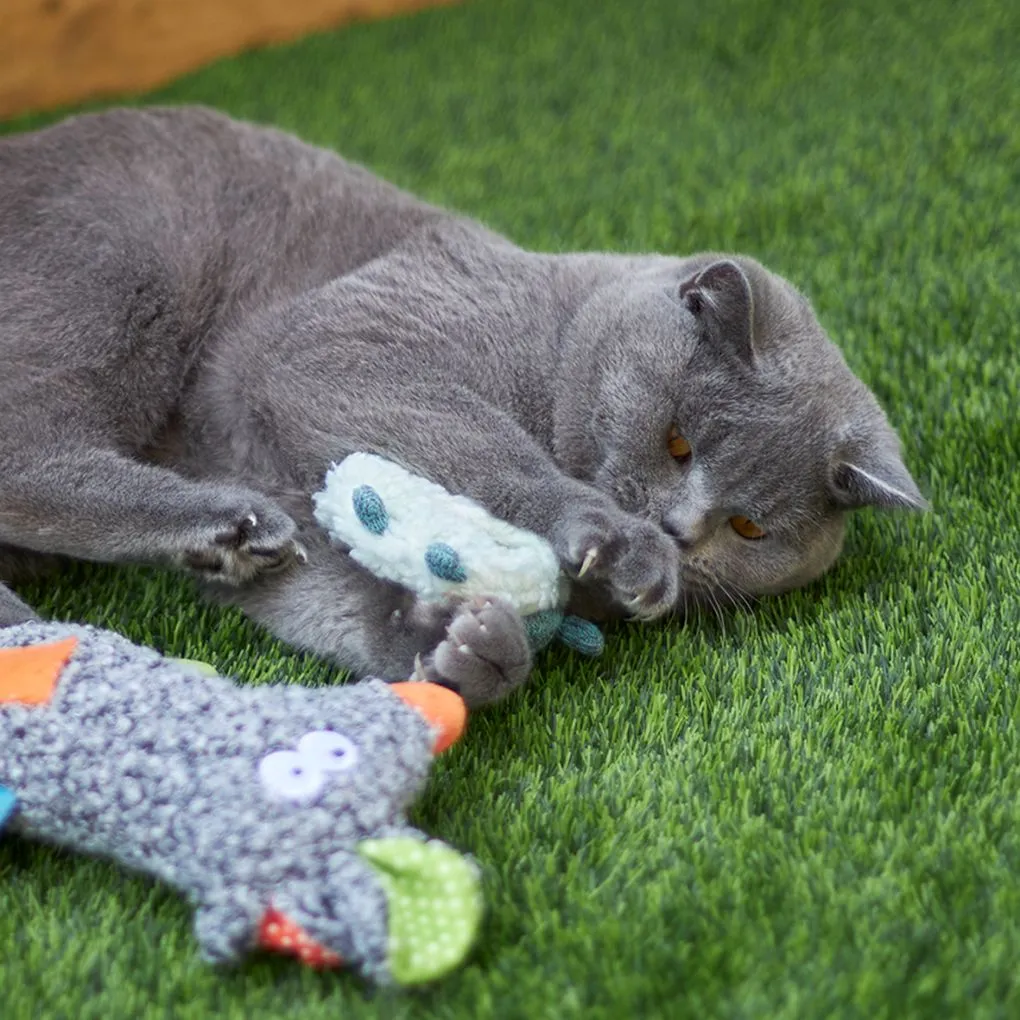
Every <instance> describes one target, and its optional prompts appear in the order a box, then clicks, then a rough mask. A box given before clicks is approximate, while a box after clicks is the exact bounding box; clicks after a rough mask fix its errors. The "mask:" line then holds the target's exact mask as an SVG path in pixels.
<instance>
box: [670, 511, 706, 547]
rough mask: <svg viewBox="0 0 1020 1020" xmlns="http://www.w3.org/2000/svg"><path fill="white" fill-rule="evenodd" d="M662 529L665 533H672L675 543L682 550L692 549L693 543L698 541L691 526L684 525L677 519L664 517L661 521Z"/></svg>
mask: <svg viewBox="0 0 1020 1020" xmlns="http://www.w3.org/2000/svg"><path fill="white" fill-rule="evenodd" d="M662 530H663V531H665V532H666V534H667V535H672V536H673V538H675V539H676V544H677V545H678V546H680V548H681V549H683V550H684V551H686V550H688V549H693V548H694V545H695V543H696V542H697V541H698V539H697V536H696V535H695V534H694V532H693V530H692V529H691V528H686V527H684V526H683V525H682V524H681V523H679V522H677V521H672V520H670V519H669V518H668V517H666V518H665V519H664V520H663V522H662Z"/></svg>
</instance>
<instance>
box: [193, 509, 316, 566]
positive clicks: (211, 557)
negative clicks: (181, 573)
mask: <svg viewBox="0 0 1020 1020" xmlns="http://www.w3.org/2000/svg"><path fill="white" fill-rule="evenodd" d="M231 503H232V505H229V504H228V505H226V506H224V507H223V508H222V509H220V508H217V509H216V510H215V511H212V512H210V513H209V514H207V516H206V520H205V521H203V523H202V525H201V526H199V527H197V528H195V529H194V530H193V531H192V533H191V534H190V535H189V536H188V537H187V538H186V539H185V541H184V548H183V549H182V550H181V552H180V553H179V554H178V555H177V556H176V557H175V559H176V562H177V563H178V565H179V566H182V567H184V568H185V569H186V570H189V571H190V572H191V573H193V574H195V575H196V576H197V577H199V578H200V579H201V580H204V581H212V582H215V583H218V584H228V585H240V584H244V583H246V582H247V581H250V580H252V579H253V578H254V577H256V576H257V575H259V574H263V573H268V572H272V571H277V570H282V569H284V568H285V567H289V566H291V565H292V564H295V563H304V562H305V561H306V560H307V558H308V556H307V553H306V552H305V550H304V549H303V547H302V546H301V545H300V544H299V543H298V542H297V540H296V538H295V535H296V533H297V525H296V524H295V523H294V521H293V520H292V519H291V518H290V517H289V516H288V515H287V514H286V513H284V512H283V511H282V510H281V509H280V508H279V507H277V506H276V505H275V504H274V503H273V502H272V501H271V500H269V499H266V498H265V497H264V496H257V495H254V494H252V495H250V496H248V497H247V498H246V497H245V495H244V494H241V495H240V497H239V498H237V499H236V500H233V501H231Z"/></svg>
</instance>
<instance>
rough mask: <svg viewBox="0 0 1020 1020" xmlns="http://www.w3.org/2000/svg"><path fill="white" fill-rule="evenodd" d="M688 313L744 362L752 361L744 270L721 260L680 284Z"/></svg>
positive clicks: (750, 305)
mask: <svg viewBox="0 0 1020 1020" xmlns="http://www.w3.org/2000/svg"><path fill="white" fill-rule="evenodd" d="M680 297H681V298H682V299H683V302H684V304H685V305H686V306H687V310H688V311H689V312H690V313H691V314H692V315H693V316H695V318H697V319H699V320H700V321H701V322H703V323H704V324H705V326H706V327H707V328H708V330H709V332H710V333H711V334H712V335H713V336H714V337H716V338H717V339H718V340H719V341H721V342H722V343H725V344H726V345H727V346H728V347H730V349H731V350H732V351H733V352H734V353H735V354H736V355H737V356H738V357H739V358H740V359H741V360H743V361H746V362H751V361H753V360H754V295H753V293H752V291H751V282H750V280H748V278H747V276H746V275H745V273H744V271H743V270H742V269H741V268H740V266H738V265H737V264H736V262H731V261H730V260H729V259H720V260H719V261H718V262H713V263H712V264H711V265H710V266H707V267H706V268H705V269H702V270H701V271H700V272H698V273H695V274H694V276H691V277H689V278H688V279H686V280H684V282H683V283H681V284H680Z"/></svg>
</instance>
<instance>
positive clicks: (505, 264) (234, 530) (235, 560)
mask: <svg viewBox="0 0 1020 1020" xmlns="http://www.w3.org/2000/svg"><path fill="white" fill-rule="evenodd" d="M0 368H2V372H0V542H2V543H4V545H3V546H2V547H0V576H6V577H9V576H10V574H11V568H12V567H13V565H14V564H15V563H16V562H18V561H24V560H25V559H26V558H31V557H32V556H39V555H46V554H60V555H64V556H71V557H78V558H82V559H88V560H99V561H106V562H125V561H138V562H162V563H168V564H173V565H177V566H179V567H183V568H186V569H188V570H190V571H192V572H193V573H194V574H196V575H197V576H198V577H199V578H200V579H202V580H203V581H205V582H207V584H208V585H209V587H210V588H211V589H213V591H214V592H215V593H217V594H218V595H219V596H220V597H222V598H223V599H225V600H226V601H228V602H232V603H235V604H237V605H240V606H241V607H242V608H243V609H244V610H245V611H246V612H247V613H248V614H250V615H251V616H252V617H253V618H254V619H255V620H257V621H259V622H261V623H263V624H264V625H265V626H267V627H268V628H269V629H270V630H272V631H273V632H274V633H275V634H276V635H278V636H279V637H280V638H282V639H284V640H286V641H289V642H291V643H293V644H294V645H297V646H300V647H303V648H307V649H311V650H313V651H315V652H317V653H319V654H323V655H326V656H330V657H332V658H334V659H335V660H336V661H338V662H340V663H342V664H343V665H345V666H347V667H350V668H351V669H352V670H353V671H354V672H355V673H357V674H364V673H374V674H376V675H381V676H385V677H393V678H397V677H404V676H406V675H407V674H408V673H409V672H410V670H411V669H412V667H413V665H414V663H415V660H416V657H417V656H419V655H421V656H423V657H424V663H425V669H426V671H427V672H428V674H429V675H430V676H431V677H432V678H433V679H438V680H440V681H441V682H445V683H447V684H448V685H450V686H453V687H455V688H458V689H459V690H460V691H461V693H462V694H463V695H464V696H465V698H466V699H467V700H468V701H469V702H470V703H472V704H479V703H483V702H486V701H491V700H494V699H496V698H498V697H501V696H502V695H503V694H505V693H506V692H508V691H509V690H511V689H512V688H513V687H515V686H517V685H518V684H519V683H521V682H522V681H523V679H524V678H525V677H526V676H527V674H528V672H529V670H530V666H531V661H530V653H529V650H528V644H527V638H526V635H525V632H524V629H523V626H522V624H521V621H520V619H519V618H518V617H517V615H516V614H515V612H514V611H513V610H512V609H511V608H510V607H509V606H508V605H506V604H505V603H503V602H502V601H501V600H499V599H496V598H494V599H490V600H484V601H480V602H473V603H470V604H465V605H461V606H453V607H443V608H442V609H437V608H435V607H430V606H425V605H422V604H420V603H416V602H415V600H414V599H413V598H412V597H411V596H409V595H408V594H407V593H406V592H404V591H403V590H401V589H398V588H396V587H394V586H392V585H390V584H387V583H384V582H381V581H379V580H377V579H375V578H373V577H370V576H368V575H366V574H365V573H364V572H363V571H362V570H361V569H360V568H359V567H357V566H356V565H355V564H353V563H352V562H351V561H350V560H349V559H347V558H346V557H345V556H344V554H343V553H342V552H341V551H340V550H337V549H334V548H331V547H330V545H329V543H328V541H327V540H326V537H325V535H324V534H322V533H321V531H319V530H318V529H317V527H316V526H315V524H314V522H313V519H312V516H311V510H312V505H311V500H310V494H311V493H312V492H314V491H315V490H317V489H318V488H319V487H320V486H321V484H322V480H323V476H324V474H325V472H326V470H327V468H328V467H329V465H330V463H331V462H332V461H334V460H338V459H340V458H341V457H343V456H345V455H346V454H348V453H351V452H353V451H356V450H365V451H369V452H374V453H378V454H382V455H384V456H388V457H390V458H392V459H394V460H396V461H398V462H400V463H401V464H403V465H404V466H405V467H408V468H410V469H412V470H415V471H418V472H420V473H422V474H424V475H426V476H428V477H430V478H432V479H433V480H434V481H437V482H439V483H440V484H442V485H444V486H446V487H447V488H449V489H452V490H454V491H456V492H461V493H465V494H467V495H469V496H471V497H474V498H475V499H476V500H478V501H479V502H481V503H482V504H483V505H484V506H486V507H487V508H488V509H489V510H490V511H492V512H493V513H495V514H497V515H499V516H501V517H503V518H505V519H507V520H509V521H511V522H513V523H514V524H517V525H520V526H523V527H526V528H530V529H532V530H534V531H536V532H538V533H539V534H541V535H543V536H545V537H546V538H548V539H549V541H550V542H552V544H553V546H554V548H555V549H556V551H557V553H558V555H559V556H560V558H561V560H562V562H563V564H564V566H565V568H566V569H567V570H568V571H569V572H571V573H572V574H573V575H574V576H575V577H579V578H580V579H579V584H578V589H577V590H578V599H579V601H580V602H583V603H584V608H585V609H586V610H587V611H589V612H594V611H601V612H604V613H607V612H611V611H615V612H619V613H623V614H626V615H629V616H632V617H637V618H640V619H652V618H654V617H659V616H662V615H663V614H665V613H668V612H669V611H671V610H673V609H675V608H677V607H679V606H682V605H684V604H686V603H689V602H699V601H704V600H718V599H722V598H728V599H744V598H751V597H754V596H758V595H762V594H767V593H774V592H780V591H784V590H787V589H790V588H793V587H795V586H798V585H803V584H804V583H806V582H808V581H810V580H812V579H813V578H816V577H817V576H818V575H820V574H821V573H822V572H823V571H824V570H826V569H827V568H828V567H829V566H830V565H831V564H832V563H833V561H834V560H835V559H836V557H837V554H838V552H839V549H840V547H841V544H842V536H843V527H844V516H845V512H846V511H848V510H851V509H853V508H855V507H861V506H865V505H876V506H883V507H915V508H919V507H922V506H923V505H924V501H923V499H922V497H921V495H920V493H919V492H918V489H917V486H916V485H915V484H914V482H913V481H912V479H911V477H910V475H909V473H908V472H907V470H906V468H905V467H904V465H903V462H902V459H901V454H900V446H899V442H898V440H897V438H896V435H895V433H894V432H893V431H892V429H891V428H890V427H889V425H888V423H887V421H886V418H885V416H884V414H883V413H882V411H881V409H880V408H879V406H878V404H877V402H876V401H875V399H874V397H873V396H872V395H871V394H870V393H869V391H868V390H867V388H866V387H865V386H864V385H863V384H862V383H861V382H860V381H859V380H858V379H857V378H856V377H855V376H854V375H853V374H852V373H851V372H850V370H849V368H848V367H847V366H846V364H845V362H844V360H843V358H842V356H841V355H840V353H839V351H838V350H837V349H836V347H835V346H833V344H832V343H831V342H830V341H829V340H828V339H827V338H826V336H825V334H824V333H823V331H822V329H821V327H820V326H819V324H818V322H817V321H816V319H815V317H814V315H813V313H812V311H811V308H810V306H809V304H808V302H807V301H806V300H805V299H804V298H803V297H802V296H801V295H800V294H798V293H797V292H796V291H795V290H794V289H793V288H792V287H791V286H790V285H789V284H787V283H785V282H784V281H783V280H781V279H780V278H779V277H777V276H775V275H773V274H771V273H770V272H768V271H767V270H765V269H764V268H763V267H762V266H760V265H759V264H758V263H756V262H754V261H753V260H751V259H749V258H743V257H729V256H720V255H712V254H705V255H697V256H693V257H690V258H671V257H663V256H641V257H636V256H621V255H605V254H573V255H558V256H554V255H544V254H536V253H533V252H528V251H524V250H522V249H521V248H519V247H517V246H515V245H513V244H512V243H510V242H509V241H508V240H506V239H505V238H503V237H500V236H498V235H496V234H493V233H491V232H490V231H488V230H486V229H485V228H484V227H482V226H480V225H479V224H477V223H474V222H472V221H470V220H467V219H464V218H461V217H458V216H455V215H453V214H451V213H449V212H447V211H444V210H441V209H438V208H435V207H433V206H430V205H427V204H425V203H422V202H420V201H418V200H417V199H415V198H414V197H412V196H410V195H408V194H406V193H404V192H402V191H400V190H398V189H396V188H394V187H392V186H390V185H389V184H387V183H385V182H383V181H381V180H379V179H377V178H376V177H374V176H372V175H371V174H370V173H368V172H367V171H366V170H364V169H362V168H360V167H357V166H353V165H351V164H349V163H347V162H344V161H343V160H342V159H340V158H339V157H338V156H336V155H334V154H333V153H330V152H326V151H323V150H321V149H318V148H314V147H311V146H308V145H305V144H303V143H301V142H300V141H298V140H296V139H294V138H292V137H290V136H288V135H286V134H283V133H281V132H278V131H274V130H267V129H263V128H260V127H255V126H252V125H247V124H243V123H238V122H236V121H232V120H230V119H228V118H226V117H224V116H222V115H219V114H216V113H213V112H211V111H208V110H203V109H195V108H191V109H149V110H114V111H109V112H105V113H101V114H96V115H86V116H80V117H75V118H72V119H69V120H66V121H64V122H63V123H61V124H59V125H57V126H55V127H51V128H48V129H45V130H42V131H38V132H35V133H31V134H25V135H21V136H13V137H10V138H7V139H4V140H2V141H0ZM5 568H6V569H5ZM581 575H583V577H581ZM0 587H2V586H0ZM29 615H31V612H30V610H28V609H27V608H26V607H25V606H24V605H23V604H21V603H20V602H19V601H18V600H17V599H16V598H15V596H14V595H13V594H12V593H10V592H9V591H8V590H7V589H3V590H2V595H0V622H16V621H18V620H22V619H25V618H26V617H27V616H29Z"/></svg>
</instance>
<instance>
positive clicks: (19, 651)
mask: <svg viewBox="0 0 1020 1020" xmlns="http://www.w3.org/2000/svg"><path fill="white" fill-rule="evenodd" d="M77 647H78V639H77V638H75V637H68V638H64V640H63V641H52V642H49V643H47V644H44V645H25V646H23V647H20V648H0V705H2V704H4V703H5V702H6V703H17V704H21V705H47V704H49V702H50V699H51V698H52V697H53V692H54V690H55V689H56V686H57V681H58V680H59V679H60V674H61V673H62V672H63V671H64V667H65V666H66V665H67V663H68V661H69V660H70V658H71V656H72V655H73V654H74V650H75V648H77Z"/></svg>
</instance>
